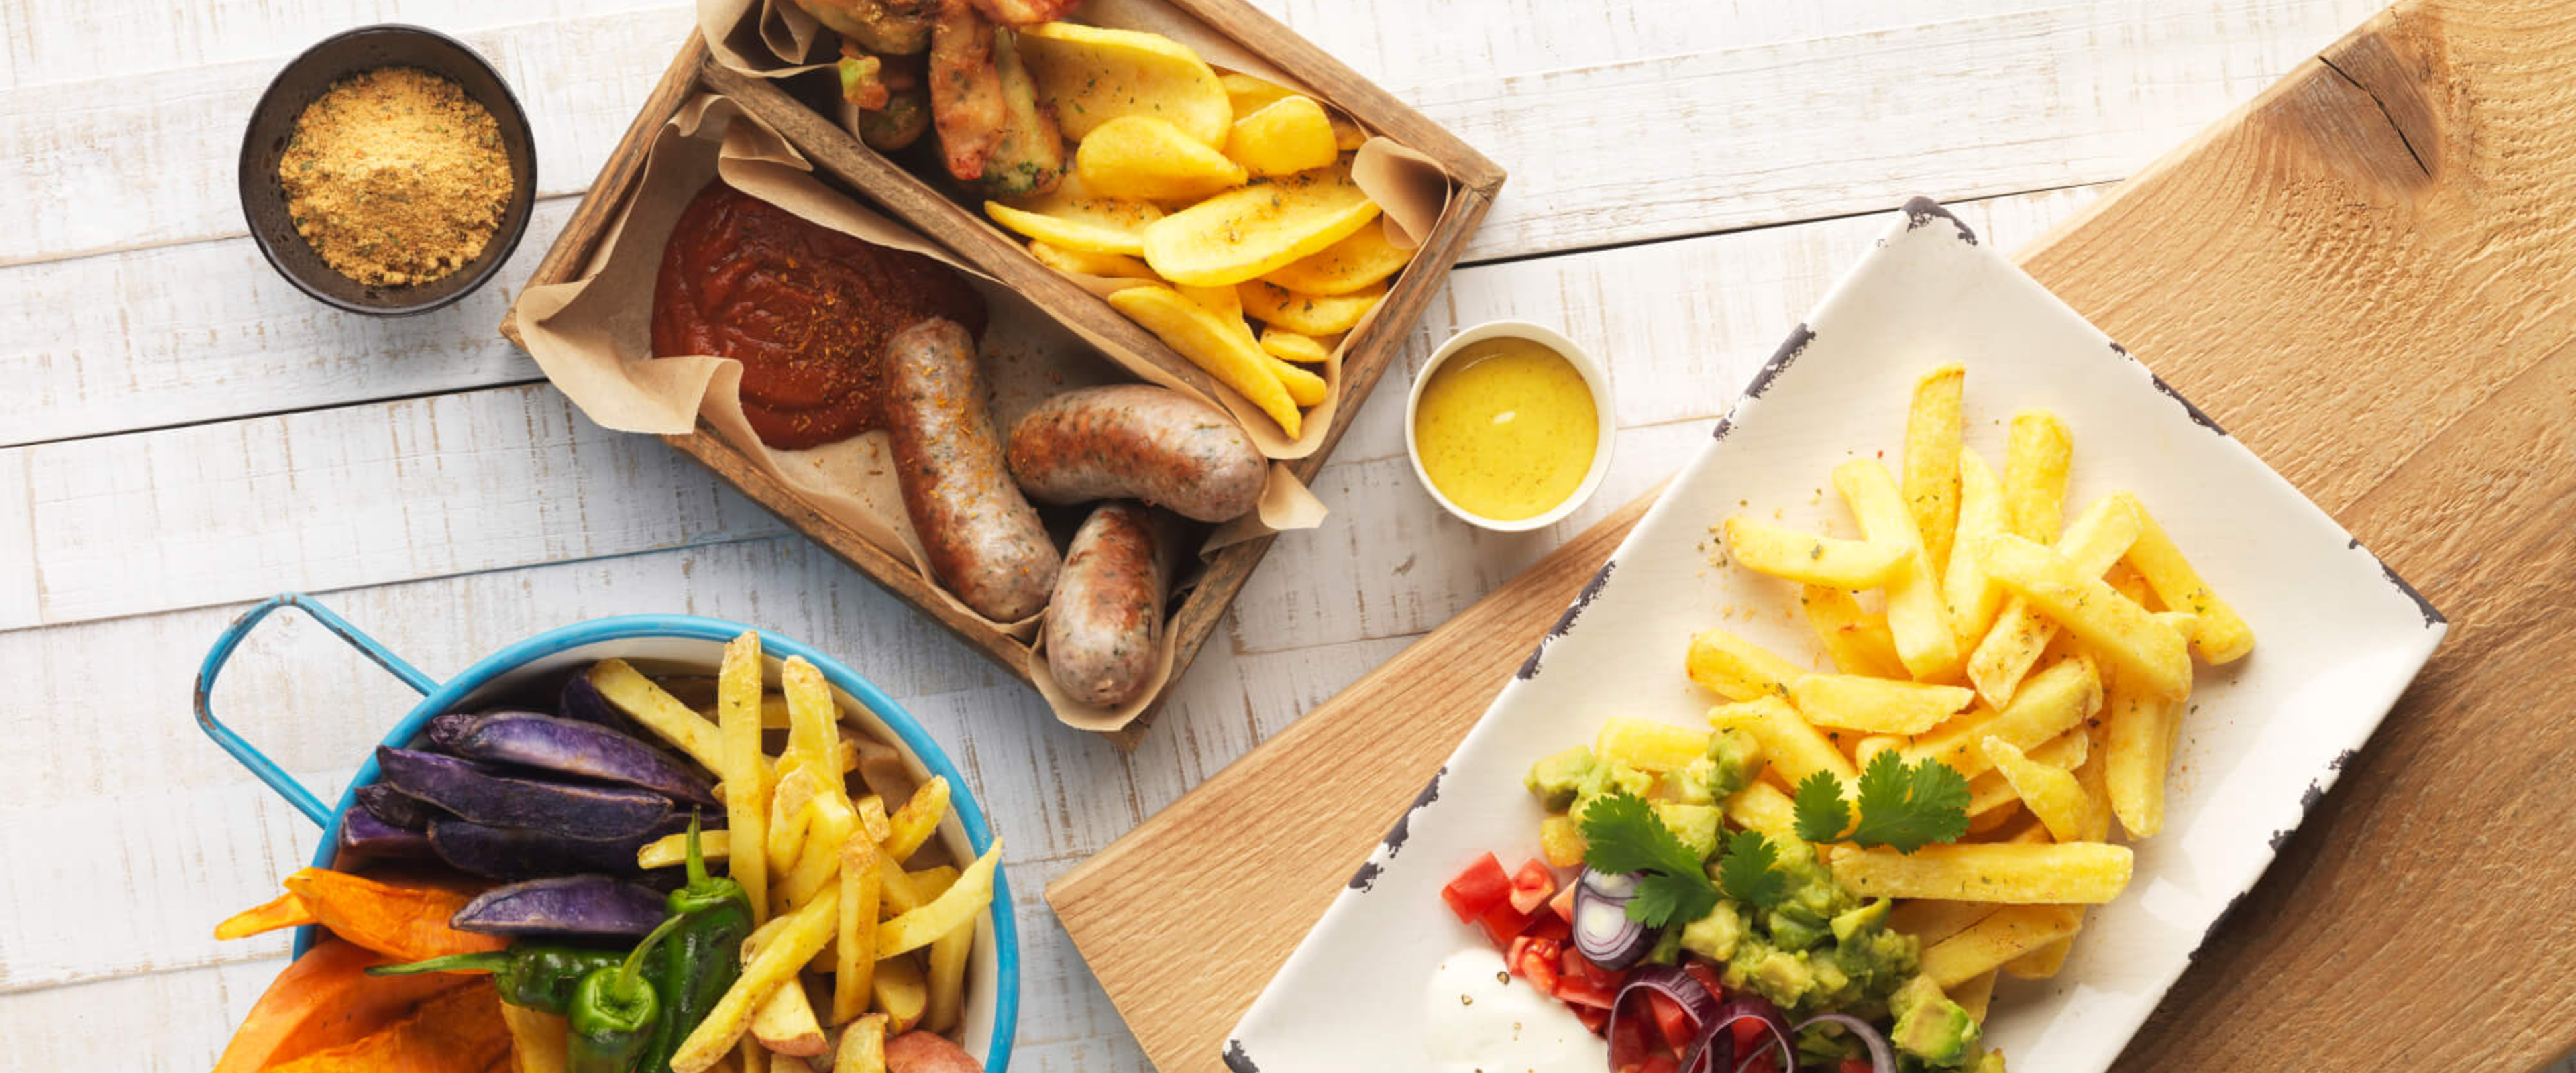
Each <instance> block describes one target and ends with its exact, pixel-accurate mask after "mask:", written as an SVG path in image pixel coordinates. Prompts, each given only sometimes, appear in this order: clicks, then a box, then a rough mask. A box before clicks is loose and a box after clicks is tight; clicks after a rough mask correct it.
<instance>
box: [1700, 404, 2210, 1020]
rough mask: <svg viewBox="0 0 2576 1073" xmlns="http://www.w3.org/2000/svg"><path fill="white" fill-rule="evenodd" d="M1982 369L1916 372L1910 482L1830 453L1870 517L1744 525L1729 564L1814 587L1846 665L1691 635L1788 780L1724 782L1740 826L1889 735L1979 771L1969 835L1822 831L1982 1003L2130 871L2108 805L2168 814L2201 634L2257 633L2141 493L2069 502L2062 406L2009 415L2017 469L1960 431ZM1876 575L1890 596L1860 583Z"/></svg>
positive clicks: (1842, 482)
mask: <svg viewBox="0 0 2576 1073" xmlns="http://www.w3.org/2000/svg"><path fill="white" fill-rule="evenodd" d="M1964 381H1965V371H1964V370H1963V369H1962V368H1961V367H1960V366H1958V365H1956V364H1952V365H1944V366H1941V367H1940V368H1937V369H1934V370H1933V371H1931V372H1930V373H1928V374H1926V375H1925V376H1924V377H1923V378H1922V379H1921V380H1920V381H1918V382H1917V383H1916V385H1915V388H1914V395H1913V402H1912V406H1911V410H1910V412H1909V414H1908V417H1907V421H1906V430H1905V448H1904V455H1905V457H1904V475H1903V477H1902V479H1901V480H1900V479H1899V478H1898V477H1896V476H1894V475H1891V474H1889V473H1888V471H1887V467H1886V466H1884V465H1882V464H1881V463H1880V462H1878V461H1877V460H1876V459H1875V458H1870V457H1862V458H1857V459H1854V460H1853V461H1850V462H1846V463H1844V464H1842V465H1841V466H1840V467H1838V468H1836V469H1835V470H1834V474H1833V480H1834V487H1835V489H1836V490H1837V491H1839V492H1840V493H1841V495H1842V498H1843V500H1844V502H1845V503H1846V504H1847V505H1848V506H1849V507H1850V509H1851V513H1852V515H1853V517H1854V518H1855V519H1856V520H1857V521H1858V522H1859V523H1860V530H1861V534H1862V535H1861V537H1860V538H1859V539H1838V538H1835V537H1831V536H1826V535H1821V534H1816V533H1806V532H1799V531H1796V530H1792V529H1788V528H1783V527H1781V526H1777V525H1773V524H1769V523H1766V522H1762V521H1757V520H1755V519H1752V518H1749V517H1742V516H1739V517H1735V518H1732V519H1729V520H1728V521H1727V522H1726V524H1725V536H1726V544H1727V548H1728V553H1729V556H1730V557H1731V558H1732V560H1733V561H1734V562H1735V563H1736V564H1738V565H1741V566H1743V567H1746V568H1748V569H1751V570H1754V571H1757V572H1760V573H1764V574H1769V575H1772V576H1774V577H1779V578H1783V579H1786V580H1788V581H1791V582H1794V583H1796V584H1798V585H1799V586H1801V596H1800V604H1801V605H1802V607H1803V609H1804V612H1805V618H1806V621H1807V624H1808V625H1809V627H1810V628H1811V629H1813V631H1814V633H1815V636H1816V639H1817V641H1818V642H1819V645H1820V647H1821V648H1822V649H1823V651H1824V653H1825V654H1826V656H1827V658H1829V659H1830V660H1831V661H1832V663H1833V665H1834V670H1833V671H1832V672H1830V673H1828V672H1813V671H1809V670H1807V669H1806V668H1803V667H1800V666H1799V665H1797V664H1796V663H1794V662H1792V661H1790V660H1788V659H1785V658H1783V657H1781V656H1779V655H1776V654H1774V653H1771V652H1768V651H1765V650H1763V649H1761V648H1758V647H1756V646H1754V645H1753V644H1751V643H1749V642H1747V641H1745V640H1743V639H1742V638H1739V637H1736V636H1734V635H1732V634H1729V633H1726V632H1724V631H1721V630H1709V631H1706V632H1703V633H1701V634H1699V635H1698V636H1696V637H1693V638H1692V639H1691V644H1690V654H1689V657H1688V669H1689V673H1690V677H1691V678H1692V679H1693V680H1694V681H1696V682H1698V683H1700V684H1701V685H1703V686H1705V687H1707V688H1708V689H1710V690H1712V691H1714V692H1716V693H1717V694H1719V695H1720V696H1723V697H1725V698H1726V699H1727V700H1728V701H1729V703H1726V704H1721V705H1718V706H1717V707H1716V708H1714V709H1712V710H1711V712H1710V720H1711V722H1712V723H1713V724H1715V725H1717V726H1720V727H1735V728H1740V729H1742V730H1745V731H1747V732H1748V733H1750V734H1751V735H1753V737H1754V738H1755V740H1757V741H1758V742H1760V743H1761V745H1762V747H1763V751H1764V754H1765V756H1766V759H1767V761H1768V765H1769V766H1768V772H1769V778H1766V779H1762V780H1757V781H1755V782H1754V783H1753V784H1752V785H1750V786H1748V787H1746V788H1745V789H1744V790H1743V791H1742V792H1740V793H1738V794H1736V795H1735V796H1734V797H1733V798H1730V799H1729V800H1727V801H1726V802H1725V803H1724V807H1725V810H1726V813H1727V815H1728V817H1729V818H1730V819H1732V820H1734V821H1735V822H1736V823H1737V824H1739V825H1741V826H1744V827H1747V828H1750V829H1754V830H1761V831H1766V832H1777V833H1783V834H1785V833H1789V832H1791V831H1792V830H1793V827H1794V823H1795V813H1794V809H1793V806H1792V804H1791V801H1790V798H1789V796H1788V794H1787V793H1785V792H1784V790H1785V788H1787V787H1794V786H1795V785H1796V784H1797V783H1798V782H1799V781H1800V780H1802V779H1805V778H1807V777H1808V776H1809V775H1810V774H1812V773H1814V772H1818V771H1825V772H1830V773H1832V774H1833V775H1835V776H1836V777H1838V778H1840V779H1842V780H1844V781H1845V783H1846V785H1849V784H1850V782H1851V781H1852V780H1854V779H1856V778H1857V777H1858V770H1859V767H1860V766H1862V765H1866V764H1867V763H1868V762H1869V760H1870V759H1871V758H1872V757H1874V756H1876V755H1877V754H1879V753H1881V752H1885V751H1888V750H1895V751H1896V752H1897V753H1898V755H1899V756H1900V757H1901V758H1903V759H1904V760H1905V761H1907V762H1908V763H1912V762H1915V761H1917V760H1920V759H1924V758H1932V759H1937V760H1940V761H1941V762H1944V763H1947V764H1949V765H1951V766H1952V767H1955V768H1957V769H1958V770H1959V772H1960V774H1962V775H1964V776H1966V777H1967V778H1968V780H1969V790H1970V793H1971V803H1970V805H1969V809H1968V811H1969V834H1968V836H1967V838H1966V839H1965V840H1963V841H1961V842H1958V843H1954V844H1946V845H1931V846H1925V847H1923V848H1921V849H1919V850H1917V851H1915V852H1914V853H1911V854H1902V853H1898V852H1896V851H1895V850H1893V849H1889V848H1884V847H1881V848H1876V849H1861V848H1859V847H1856V846H1851V845H1838V846H1833V847H1830V848H1822V849H1821V852H1822V853H1823V854H1824V855H1825V857H1826V860H1827V863H1828V864H1829V865H1830V866H1831V867H1832V869H1833V872H1834V875H1835V877H1836V878H1837V879H1839V880H1840V881H1842V882H1843V883H1844V884H1846V885H1848V886H1850V887H1851V888H1852V889H1853V890H1854V891H1856V892H1858V893H1859V894H1861V895H1862V896H1864V897H1890V898H1896V899H1901V901H1900V902H1899V904H1898V905H1897V907H1896V909H1895V911H1894V913H1893V915H1892V917H1891V925H1892V926H1894V927H1895V928H1897V929H1898V930H1900V931H1904V932H1907V933H1909V934H1912V935H1914V936H1915V937H1916V938H1917V939H1918V940H1920V941H1921V943H1922V945H1923V963H1922V964H1923V971H1924V972H1925V973H1926V974H1928V975H1930V976H1931V977H1932V978H1933V979H1934V980H1936V981H1938V982H1939V983H1940V984H1941V986H1942V987H1943V988H1945V989H1948V990H1949V992H1950V996H1951V998H1952V999H1954V1000H1956V1001H1958V1002H1960V1003H1961V1004H1962V1005H1964V1006H1966V1007H1968V1009H1969V1011H1970V1012H1971V1013H1972V1014H1973V1015H1975V1016H1976V1017H1978V1018H1979V1019H1980V1020H1982V1019H1983V1018H1984V1016H1985V1006H1986V1001H1987V998H1988V996H1989V995H1990V994H1991V992H1992V989H1993V987H1994V981H1995V975H1996V973H1997V972H1998V971H2000V972H2002V973H2004V974H2007V975H2011V976H2015V977H2020V978H2034V979H2035V978H2045V977H2048V976H2052V975H2054V974H2055V973H2056V972H2057V971H2058V969H2059V967H2060V966H2061V965H2063V964H2064V962H2065V960H2066V954H2067V951H2068V949H2069V947H2070V944H2071V942H2072V940H2073V937H2074V935H2075V933H2076V932H2077V931H2078V930H2079V929H2080V928H2082V926H2083V922H2084V914H2085V911H2086V907H2088V906H2091V905H2097V904H2101V903H2103V902H2108V901H2110V900H2111V899H2112V898H2114V897H2117V896H2118V895H2119V893H2120V891H2121V890H2122V889H2123V888H2124V887H2126V886H2127V884H2128V881H2129V875H2130V870H2131V863H2132V862H2131V853H2130V851H2129V849H2128V848H2127V847H2125V846H2120V845H2115V844H2113V843H2112V841H2111V838H2112V831H2111V827H2112V820H2113V819H2114V818H2116V819H2117V820H2118V821H2119V826H2120V827H2121V828H2123V829H2125V830H2126V832H2127V834H2128V835H2129V836H2130V837H2131V838H2144V837H2147V836H2149V835H2153V834H2155V833H2156V832H2157V831H2158V830H2159V829H2160V828H2161V827H2162V826H2163V825H2164V795H2165V780H2166V769H2167V767H2168V766H2169V765H2170V763H2171V760H2172V755H2173V744H2174V738H2175V733H2176V730H2177V728H2178V727H2179V725H2180V722H2181V717H2182V715H2183V713H2184V711H2185V709H2186V701H2187V700H2188V698H2189V696H2190V692H2191V686H2192V661H2191V654H2192V653H2197V654H2198V655H2199V656H2200V658H2201V659H2202V660H2203V661H2205V662H2207V663H2210V664H2213V665H2215V664H2222V663H2226V662H2229V661H2231V660H2235V659H2238V658H2241V657H2243V656H2244V655H2245V654H2246V653H2247V652H2248V651H2250V650H2252V648H2253V646H2254V635H2253V632H2252V630H2251V629H2250V628H2249V627H2247V625H2246V624H2245V620H2244V619H2242V618H2240V617H2238V615H2237V614H2236V612H2235V611H2234V610H2233V609H2231V608H2229V607H2228V605H2227V604H2226V602H2225V601H2222V600H2220V599H2219V598H2218V596H2217V595H2216V594H2215V593H2213V592H2211V591H2210V588H2209V586H2208V585H2207V584H2206V583H2204V582H2203V581H2202V580H2201V578H2200V575H2199V574H2198V573H2197V572H2196V571H2194V570H2193V569H2192V566H2191V564H2190V563H2189V562H2188V561H2186V560H2185V559H2184V558H2183V555H2182V552H2181V551H2180V550H2178V549H2177V548H2175V547H2174V544H2173V541H2172V540H2171V539H2170V538H2168V537H2167V536H2166V535H2165V532H2164V530H2163V529H2162V528H2160V527H2158V526H2157V524H2156V521H2155V519H2154V518H2153V517H2152V516H2150V515H2149V514H2148V513H2147V509H2146V507H2145V505H2144V504H2142V503H2140V502H2139V501H2138V499H2137V497H2136V496H2134V495H2132V494H2130V493H2127V492H2116V493H2113V494H2111V495H2108V496H2105V497H2103V498H2102V499H2100V500H2099V501H2096V502H2094V503H2092V504H2090V505H2089V506H2086V507H2085V508H2084V509H2083V510H2082V511H2080V512H2079V513H2077V514H2076V516H2075V520H2074V521H2073V522H2071V523H2064V524H2061V522H2062V520H2063V518H2064V511H2065V507H2064V503H2065V499H2066V484H2067V474H2068V471H2069V467H2070V461H2071V458H2072V454H2073V437H2072V435H2071V434H2070V432H2069V430H2068V429H2067V427H2066V423H2065V422H2064V421H2061V420H2059V419H2058V417H2057V416H2056V415H2055V414H2052V413H2049V412H2048V411H2046V410H2039V409H2029V410H2023V411H2021V412H2019V413H2016V414H2014V415H2013V418H2012V423H2011V427H2010V433H2009V438H2008V440H2007V442H2006V448H2005V459H2004V472H2003V475H2002V477H2001V478H2000V479H1999V478H1998V477H1997V476H1996V475H1995V472H1994V471H1993V470H1992V469H1991V468H1989V467H1988V466H1987V465H1986V463H1985V461H1984V460H1983V459H1981V458H1979V457H1978V455H1977V453H1976V452H1975V451H1974V450H1971V449H1968V448H1966V447H1964V446H1962V443H1961V440H1962V431H1963V422H1962V420H1961V416H1960V415H1961V395H1962V388H1963V385H1964ZM1873 591H1874V592H1877V593H1879V594H1880V597H1879V599H1878V601H1877V602H1878V603H1879V606H1878V607H1877V608H1875V609H1873V608H1870V607H1867V606H1865V605H1864V604H1863V603H1862V602H1861V600H1860V599H1859V598H1858V597H1857V596H1856V595H1855V594H1858V593H1867V592H1873ZM1774 780H1776V781H1774ZM1847 792H1848V791H1847Z"/></svg>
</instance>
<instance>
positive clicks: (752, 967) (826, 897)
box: [671, 887, 841, 1073]
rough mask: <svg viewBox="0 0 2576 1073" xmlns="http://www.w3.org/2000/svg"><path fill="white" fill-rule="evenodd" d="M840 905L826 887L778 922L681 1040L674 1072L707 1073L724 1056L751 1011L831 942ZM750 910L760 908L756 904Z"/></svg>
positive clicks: (747, 1024) (833, 890) (833, 891)
mask: <svg viewBox="0 0 2576 1073" xmlns="http://www.w3.org/2000/svg"><path fill="white" fill-rule="evenodd" d="M840 903H841V892H840V889H839V888H837V887H825V888H823V892H822V893H821V894H819V895H816V896H815V898H814V900H812V901H809V902H807V903H805V905H804V907H803V908H801V909H798V910H797V911H796V912H794V913H792V914H789V915H787V916H784V917H780V918H779V921H780V922H781V924H780V926H779V927H778V929H777V930H776V931H774V932H772V933H771V934H770V936H769V938H768V940H767V941H766V942H763V943H761V944H760V946H759V952H758V953H755V954H753V955H752V956H751V958H750V959H749V960H748V961H746V962H745V963H744V964H743V967H742V975H741V976H738V977H736V978H735V979H734V982H733V986H732V987H729V988H726V989H725V993H724V995H723V996H722V997H720V998H718V999H716V1004H715V1006H714V1007H713V1008H711V1009H709V1010H708V1011H707V1016H706V1019H704V1020H702V1021H699V1022H698V1027H697V1028H696V1029H694V1030H692V1031H690V1033H689V1035H688V1038H686V1039H684V1040H681V1041H680V1046H679V1049H678V1050H677V1051H675V1052H673V1054H672V1055H671V1069H672V1070H673V1071H674V1073H705V1071H706V1069H707V1068H708V1067H711V1066H713V1065H715V1064H716V1061H717V1060H718V1059H720V1058H723V1057H724V1054H725V1052H726V1051H729V1050H732V1049H733V1045H734V1042H735V1041H736V1040H739V1039H741V1038H742V1036H743V1033H744V1032H745V1031H746V1030H748V1029H749V1028H750V1027H751V1017H752V1011H753V1010H754V1009H755V1008H757V1007H758V1006H759V1005H760V1004H761V1003H763V1002H766V1001H768V1000H769V995H770V993H771V992H773V991H776V990H778V988H780V987H781V986H784V985H786V984H789V983H793V982H794V981H795V979H796V973H797V970H799V969H802V968H804V967H805V963H806V962H808V961H811V960H813V959H814V955H815V954H816V953H819V952H820V951H821V950H822V949H823V944H824V943H826V942H829V941H831V938H832V932H833V925H834V924H835V923H837V922H838V919H839V914H840V908H841V906H840ZM752 905H753V907H754V908H758V907H759V905H760V903H758V902H754V903H752ZM759 938H760V935H759V933H757V932H755V933H754V934H753V937H752V940H757V939H759ZM752 940H745V942H744V945H745V946H750V945H751V944H752Z"/></svg>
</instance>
